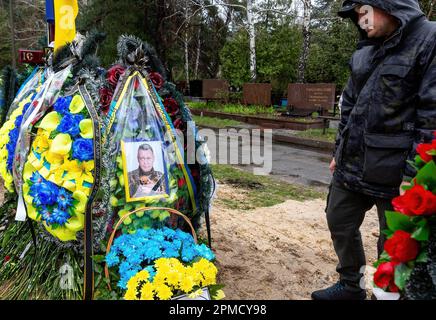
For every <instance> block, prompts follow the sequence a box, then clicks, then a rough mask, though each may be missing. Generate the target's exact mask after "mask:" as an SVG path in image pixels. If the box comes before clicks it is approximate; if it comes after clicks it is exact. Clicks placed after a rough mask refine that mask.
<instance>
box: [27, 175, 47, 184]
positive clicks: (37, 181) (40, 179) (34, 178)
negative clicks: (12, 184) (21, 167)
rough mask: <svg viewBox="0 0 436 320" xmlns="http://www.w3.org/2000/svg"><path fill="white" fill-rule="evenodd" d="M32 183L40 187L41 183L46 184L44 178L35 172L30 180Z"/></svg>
mask: <svg viewBox="0 0 436 320" xmlns="http://www.w3.org/2000/svg"><path fill="white" fill-rule="evenodd" d="M30 182H32V184H33V185H37V186H38V185H40V184H41V183H44V178H43V177H42V176H41V175H40V174H39V173H38V172H34V173H33V174H32V177H31V178H30Z"/></svg>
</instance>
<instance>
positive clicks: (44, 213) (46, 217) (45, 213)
mask: <svg viewBox="0 0 436 320" xmlns="http://www.w3.org/2000/svg"><path fill="white" fill-rule="evenodd" d="M38 211H39V214H40V215H41V219H42V220H43V221H45V222H47V223H48V224H52V223H53V218H52V211H51V210H50V209H49V208H47V207H45V206H42V207H41V208H38Z"/></svg>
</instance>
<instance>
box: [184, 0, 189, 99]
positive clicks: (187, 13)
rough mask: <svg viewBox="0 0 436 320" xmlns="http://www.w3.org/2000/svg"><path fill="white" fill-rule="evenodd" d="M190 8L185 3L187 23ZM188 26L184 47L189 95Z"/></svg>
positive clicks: (186, 2)
mask: <svg viewBox="0 0 436 320" xmlns="http://www.w3.org/2000/svg"><path fill="white" fill-rule="evenodd" d="M188 10H189V7H188V1H185V21H188V17H189V12H188ZM188 30H189V29H188V26H187V25H186V26H185V35H184V38H185V39H184V47H185V77H186V90H187V91H188V92H187V94H189V93H190V87H189V34H188Z"/></svg>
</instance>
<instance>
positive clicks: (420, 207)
mask: <svg viewBox="0 0 436 320" xmlns="http://www.w3.org/2000/svg"><path fill="white" fill-rule="evenodd" d="M417 153H418V155H417V156H416V158H415V162H414V163H413V165H414V167H415V168H416V170H417V175H416V177H415V178H414V179H413V180H412V183H411V185H410V186H408V187H407V188H405V189H406V191H405V193H404V194H403V195H401V196H399V197H397V198H395V199H394V200H393V201H392V205H393V207H394V210H395V211H392V212H390V211H388V212H386V218H387V224H388V227H389V230H386V231H385V233H386V235H387V236H388V240H387V241H386V243H385V251H384V253H383V254H382V256H381V258H380V260H379V261H377V263H376V265H375V266H376V268H377V271H376V273H375V274H374V284H375V285H376V287H378V288H380V289H383V290H384V291H388V292H392V293H404V292H405V291H407V285H408V282H409V280H410V278H411V275H412V273H413V271H414V269H415V268H416V267H417V266H418V265H419V264H423V263H426V262H427V260H428V258H429V240H430V237H431V232H432V231H431V226H432V225H434V223H435V217H436V164H435V161H434V160H435V156H436V134H435V139H434V140H433V141H432V142H431V143H428V144H420V145H419V146H418V148H417Z"/></svg>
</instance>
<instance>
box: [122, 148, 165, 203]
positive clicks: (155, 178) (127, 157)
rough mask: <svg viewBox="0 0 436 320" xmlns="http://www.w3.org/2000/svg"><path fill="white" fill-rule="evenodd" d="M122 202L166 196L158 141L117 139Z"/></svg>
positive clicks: (161, 153)
mask: <svg viewBox="0 0 436 320" xmlns="http://www.w3.org/2000/svg"><path fill="white" fill-rule="evenodd" d="M121 154H122V159H123V175H124V186H125V191H126V201H127V202H134V201H141V200H148V199H157V198H167V197H169V184H168V174H167V168H166V163H165V157H164V153H163V148H162V142H161V141H135V142H126V141H121Z"/></svg>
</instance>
